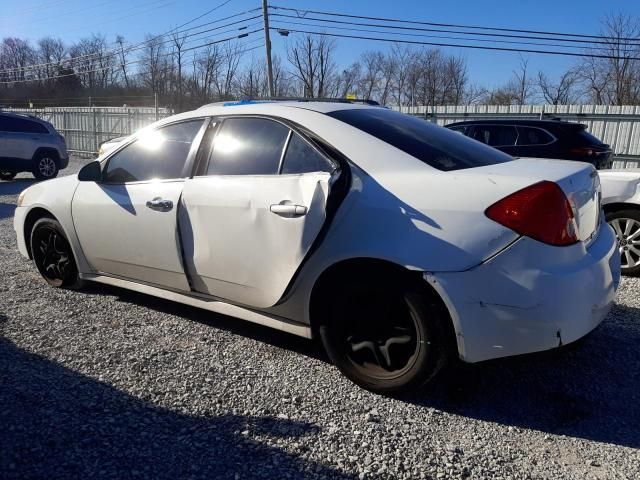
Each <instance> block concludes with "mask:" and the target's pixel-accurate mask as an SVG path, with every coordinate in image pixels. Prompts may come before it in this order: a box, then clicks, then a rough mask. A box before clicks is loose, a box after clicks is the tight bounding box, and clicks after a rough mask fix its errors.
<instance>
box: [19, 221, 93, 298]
mask: <svg viewBox="0 0 640 480" xmlns="http://www.w3.org/2000/svg"><path fill="white" fill-rule="evenodd" d="M30 242H31V256H32V257H33V262H34V263H35V265H36V268H37V269H38V271H39V272H40V275H42V278H44V279H45V280H46V282H47V283H48V284H49V285H51V286H52V287H56V288H69V289H78V288H80V287H81V286H82V285H83V282H82V280H81V279H80V276H79V274H78V266H77V264H76V260H75V258H74V256H73V251H72V250H71V245H70V244H69V241H68V240H67V237H66V236H65V234H64V230H62V226H61V225H60V223H58V221H56V220H54V219H53V218H41V219H39V220H38V221H36V223H35V224H34V225H33V228H32V230H31V239H30Z"/></svg>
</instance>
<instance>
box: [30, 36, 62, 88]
mask: <svg viewBox="0 0 640 480" xmlns="http://www.w3.org/2000/svg"><path fill="white" fill-rule="evenodd" d="M66 53H67V49H66V48H65V46H64V43H62V40H60V39H59V38H57V39H56V38H52V37H44V38H41V39H40V40H38V51H37V56H36V58H37V60H36V61H37V62H39V64H40V65H41V75H40V76H41V78H44V79H49V78H51V77H53V76H55V75H56V74H57V73H58V72H59V71H60V69H61V68H62V61H63V60H64V58H65V57H66Z"/></svg>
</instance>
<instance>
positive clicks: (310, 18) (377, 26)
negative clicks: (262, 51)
mask: <svg viewBox="0 0 640 480" xmlns="http://www.w3.org/2000/svg"><path fill="white" fill-rule="evenodd" d="M272 16H274V17H284V18H293V19H298V20H299V19H301V18H302V19H303V20H312V21H315V22H324V23H339V24H344V25H357V26H364V27H376V28H388V29H395V30H409V31H420V32H436V33H451V34H458V35H473V36H482V37H501V38H521V39H526V40H547V41H554V42H569V43H578V44H587V45H593V44H602V45H611V42H608V41H597V40H581V39H566V38H553V37H540V36H531V35H512V34H504V33H483V32H465V31H461V30H445V29H441V28H422V27H407V26H399V25H383V24H379V23H360V22H351V21H346V20H333V19H327V18H315V17H307V16H302V17H301V16H297V15H283V14H281V13H274V14H272ZM637 41H640V39H639V40H637ZM632 45H633V46H640V44H632ZM561 46H562V45H561ZM569 46H570V45H566V46H565V47H569Z"/></svg>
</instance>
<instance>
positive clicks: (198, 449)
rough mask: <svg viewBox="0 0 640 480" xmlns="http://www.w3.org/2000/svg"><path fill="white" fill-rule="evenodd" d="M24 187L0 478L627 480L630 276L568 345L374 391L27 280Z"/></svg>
mask: <svg viewBox="0 0 640 480" xmlns="http://www.w3.org/2000/svg"><path fill="white" fill-rule="evenodd" d="M81 164H82V161H80V160H77V159H76V160H73V161H72V163H71V166H70V168H69V170H67V171H66V172H69V173H70V172H71V171H74V170H77V169H78V168H79V166H81ZM66 172H65V173H66ZM31 182H32V180H30V179H28V176H26V175H21V176H20V178H19V179H18V180H16V181H13V182H0V266H1V267H0V268H1V269H2V276H1V278H0V298H1V300H0V333H1V336H0V477H1V478H89V477H91V478H113V479H123V478H143V477H146V478H232V479H234V478H435V479H440V478H473V479H476V478H522V479H525V478H532V479H533V478H536V479H537V478H549V479H558V478H575V479H583V478H589V479H596V478H599V479H605V478H606V479H609V478H611V479H614V478H615V479H637V478H640V355H639V353H638V351H639V346H640V281H639V280H635V279H625V280H623V282H622V286H621V289H620V293H619V303H618V306H617V307H616V308H615V309H614V311H613V312H612V313H611V314H610V315H609V317H608V318H607V319H606V321H605V322H604V323H603V324H602V325H601V327H600V328H598V329H597V330H596V331H595V332H594V333H593V334H592V335H590V336H588V337H587V338H586V339H585V341H584V342H581V344H580V345H579V346H577V347H575V348H567V349H565V350H562V351H558V352H552V353H548V354H542V355H534V356H527V357H522V358H517V359H509V360H501V361H495V362H489V363H485V364H481V365H474V366H457V367H455V368H452V369H451V370H450V371H449V372H447V378H446V379H444V380H443V381H442V382H441V383H440V384H439V385H437V386H435V387H433V388H431V389H430V390H428V391H422V392H419V393H417V394H415V395H413V396H411V397H409V398H403V399H391V398H385V397H381V396H378V395H374V394H371V393H369V392H366V391H364V390H362V389H360V388H358V387H356V386H354V385H352V384H351V383H350V382H349V381H348V380H346V379H345V378H344V377H342V376H341V375H340V374H339V373H338V372H337V370H336V369H335V368H333V367H332V366H331V365H330V364H329V363H328V362H327V360H326V357H325V356H324V355H323V353H322V352H321V350H320V349H319V348H318V347H317V346H315V345H314V344H312V343H311V342H308V341H306V340H302V339H298V338H295V337H292V336H289V335H287V334H284V333H280V332H276V331H272V330H269V329H266V328H262V327H260V326H256V325H252V324H249V323H245V322H242V321H240V320H235V319H232V318H228V317H222V316H218V315H214V314H210V313H207V312H203V311H199V310H197V309H194V308H190V307H186V306H181V305H176V304H173V303H170V302H166V301H163V300H159V299H156V298H153V297H148V296H144V295H140V294H135V293H131V292H127V291H124V290H120V289H116V288H110V287H103V286H97V285H94V286H91V287H90V288H88V289H87V290H85V291H81V292H68V291H61V290H55V289H52V288H49V287H47V286H45V284H44V282H43V281H42V280H41V279H40V278H39V276H38V274H37V272H36V270H35V268H33V267H32V265H31V264H30V263H29V262H28V261H26V260H25V259H23V258H22V257H21V256H20V255H19V254H18V252H17V250H16V243H15V235H14V232H13V228H12V215H13V208H14V205H15V201H16V197H17V194H18V192H19V191H20V190H21V189H23V188H24V187H26V186H27V185H29V184H30V183H31ZM568 300H569V301H570V299H568Z"/></svg>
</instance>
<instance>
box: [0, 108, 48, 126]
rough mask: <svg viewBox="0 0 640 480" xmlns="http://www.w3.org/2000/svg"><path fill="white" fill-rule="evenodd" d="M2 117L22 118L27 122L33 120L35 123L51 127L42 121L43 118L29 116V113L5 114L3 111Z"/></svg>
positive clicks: (1, 112)
mask: <svg viewBox="0 0 640 480" xmlns="http://www.w3.org/2000/svg"><path fill="white" fill-rule="evenodd" d="M0 115H2V116H4V117H11V118H22V119H25V120H33V121H34V122H38V123H46V124H47V125H49V122H47V121H46V120H42V119H41V118H38V117H36V116H35V115H29V114H28V113H17V112H3V111H0Z"/></svg>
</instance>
